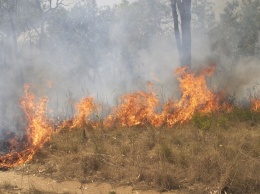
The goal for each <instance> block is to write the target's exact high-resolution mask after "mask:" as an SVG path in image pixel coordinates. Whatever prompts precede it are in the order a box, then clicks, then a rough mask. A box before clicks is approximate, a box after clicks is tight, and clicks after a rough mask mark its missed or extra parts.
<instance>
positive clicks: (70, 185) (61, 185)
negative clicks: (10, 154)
mask: <svg viewBox="0 0 260 194" xmlns="http://www.w3.org/2000/svg"><path fill="white" fill-rule="evenodd" d="M112 191H114V192H115V194H159V193H160V192H158V191H153V190H146V191H144V190H134V189H133V188H132V187H131V186H121V187H117V188H113V186H112V185H111V184H108V183H99V184H97V183H91V184H89V183H88V184H81V183H80V182H76V181H64V182H57V181H55V180H53V179H50V178H44V177H37V176H35V175H23V174H18V173H17V172H15V171H6V172H1V171H0V194H1V193H17V194H18V193H66V194H68V193H71V194H74V193H75V194H76V193H80V194H109V193H114V192H112ZM184 193H185V192H180V191H178V192H177V191H176V192H175V191H172V192H164V194H184Z"/></svg>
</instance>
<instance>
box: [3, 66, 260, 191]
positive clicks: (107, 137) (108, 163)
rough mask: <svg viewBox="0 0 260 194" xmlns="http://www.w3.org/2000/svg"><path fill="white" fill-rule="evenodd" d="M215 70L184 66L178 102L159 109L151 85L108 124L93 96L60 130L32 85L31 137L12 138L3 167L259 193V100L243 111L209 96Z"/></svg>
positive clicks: (27, 109) (124, 100)
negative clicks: (26, 165) (24, 166)
mask: <svg viewBox="0 0 260 194" xmlns="http://www.w3.org/2000/svg"><path fill="white" fill-rule="evenodd" d="M214 70H215V67H207V68H205V69H204V70H202V71H200V72H198V73H193V72H190V71H189V69H187V68H185V67H183V68H179V69H177V70H176V74H177V76H178V79H179V82H180V89H181V92H182V95H181V98H180V100H178V101H174V100H173V99H170V100H169V101H168V102H166V103H165V104H161V103H160V101H159V99H158V97H157V95H156V94H155V92H154V91H153V89H152V85H151V84H149V89H148V91H140V92H136V93H132V94H126V95H124V96H122V97H121V98H120V99H119V102H118V106H116V107H114V108H113V109H112V111H111V113H110V114H109V115H108V116H107V117H106V118H104V119H101V118H99V116H98V111H99V105H98V104H96V103H95V102H94V99H93V98H91V97H85V98H84V99H83V100H82V101H80V102H79V103H78V104H76V110H77V112H76V115H75V116H74V118H73V119H70V120H66V121H64V122H63V123H62V124H61V125H59V127H58V129H56V133H54V128H53V126H54V125H53V121H52V119H48V117H47V112H46V103H47V98H39V99H38V100H37V98H36V97H35V96H34V95H33V93H32V92H31V91H30V90H29V88H28V87H26V88H25V94H24V98H23V99H22V101H21V107H22V108H23V110H24V113H25V118H26V120H27V126H28V127H27V129H26V133H25V136H24V137H25V138H23V139H24V140H23V141H20V139H19V138H13V139H10V141H8V143H9V144H8V145H9V146H8V148H9V149H10V153H8V154H6V155H3V156H1V157H0V167H1V168H10V167H14V166H17V165H19V164H23V163H26V162H28V161H30V160H32V159H33V162H32V164H31V165H30V169H28V170H27V171H29V172H32V173H36V172H37V173H38V174H40V175H46V176H52V177H54V178H56V179H60V180H65V179H78V180H80V181H82V183H86V182H92V181H109V182H113V183H116V184H131V185H133V186H134V187H154V188H157V189H160V190H172V189H185V190H191V191H193V193H194V192H196V191H198V193H201V191H202V190H204V191H205V189H206V188H215V189H218V190H219V191H220V190H223V192H224V190H225V191H227V192H232V193H254V192H257V191H258V190H260V182H259V177H260V168H259V166H260V163H259V162H260V161H259V160H260V158H259V157H260V144H259V142H260V127H259V122H260V112H259V100H258V99H252V100H251V107H247V108H245V107H242V106H237V105H234V104H231V103H230V102H229V101H228V100H227V98H226V97H225V95H223V94H222V93H215V92H212V91H210V89H209V88H208V87H207V83H206V77H207V76H210V75H211V74H212V73H213V72H214ZM93 115H96V116H95V119H92V118H93ZM49 140H50V141H49ZM17 142H18V143H17ZM20 142H23V143H22V144H21V143H20ZM46 142H47V143H46ZM44 143H45V146H44V147H43V148H42V149H39V148H41V147H42V146H43V145H44ZM19 144H20V145H21V146H19ZM18 148H19V149H18ZM36 152H37V154H36V156H35V157H34V158H33V156H34V155H35V153H36Z"/></svg>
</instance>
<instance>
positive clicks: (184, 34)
mask: <svg viewBox="0 0 260 194" xmlns="http://www.w3.org/2000/svg"><path fill="white" fill-rule="evenodd" d="M171 7H172V15H173V20H174V33H175V39H176V43H177V48H178V51H179V57H180V64H181V66H184V65H186V66H189V67H191V27H190V25H191V0H171ZM177 7H178V10H179V13H180V22H181V38H180V32H179V20H178V13H177Z"/></svg>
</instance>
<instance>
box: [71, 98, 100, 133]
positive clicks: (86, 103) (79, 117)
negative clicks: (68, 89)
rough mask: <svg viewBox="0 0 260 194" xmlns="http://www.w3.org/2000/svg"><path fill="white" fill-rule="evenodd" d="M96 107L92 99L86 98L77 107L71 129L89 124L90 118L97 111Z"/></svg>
mask: <svg viewBox="0 0 260 194" xmlns="http://www.w3.org/2000/svg"><path fill="white" fill-rule="evenodd" d="M95 108H96V106H95V103H94V99H93V98H92V97H85V98H84V99H82V100H81V101H80V102H79V103H78V104H77V105H76V110H77V113H76V116H75V117H74V119H73V122H72V123H73V124H72V126H71V128H77V127H78V128H80V127H82V126H84V125H86V123H87V119H88V117H89V116H90V115H91V113H92V112H93V111H94V110H95Z"/></svg>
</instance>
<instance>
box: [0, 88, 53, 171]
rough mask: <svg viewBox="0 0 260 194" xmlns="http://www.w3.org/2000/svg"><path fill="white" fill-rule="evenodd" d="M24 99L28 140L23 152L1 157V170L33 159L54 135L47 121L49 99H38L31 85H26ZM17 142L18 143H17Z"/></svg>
mask: <svg viewBox="0 0 260 194" xmlns="http://www.w3.org/2000/svg"><path fill="white" fill-rule="evenodd" d="M24 88H25V90H24V97H23V98H22V100H21V107H22V109H23V110H24V113H25V118H26V120H27V128H26V140H27V141H25V142H23V145H22V147H23V150H22V151H19V152H16V151H12V152H11V153H9V154H7V155H4V156H1V157H0V168H10V167H14V166H17V165H19V164H23V163H25V162H28V161H30V160H31V159H32V157H33V155H34V154H35V152H36V151H37V150H38V149H39V148H40V147H41V146H42V145H43V144H44V143H45V142H46V141H48V140H49V139H50V137H51V135H52V134H53V131H54V130H53V127H52V125H51V123H52V122H51V121H49V120H48V119H47V115H46V109H47V102H48V99H47V98H40V99H39V100H37V99H36V97H35V96H34V94H33V93H32V91H31V89H30V87H29V85H25V87H24ZM15 142H16V141H15Z"/></svg>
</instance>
